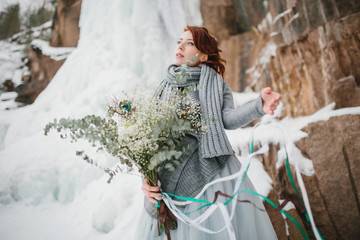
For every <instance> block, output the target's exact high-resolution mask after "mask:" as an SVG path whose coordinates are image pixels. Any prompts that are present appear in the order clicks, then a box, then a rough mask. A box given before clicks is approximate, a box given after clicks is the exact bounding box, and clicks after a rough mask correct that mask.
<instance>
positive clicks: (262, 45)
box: [201, 0, 360, 239]
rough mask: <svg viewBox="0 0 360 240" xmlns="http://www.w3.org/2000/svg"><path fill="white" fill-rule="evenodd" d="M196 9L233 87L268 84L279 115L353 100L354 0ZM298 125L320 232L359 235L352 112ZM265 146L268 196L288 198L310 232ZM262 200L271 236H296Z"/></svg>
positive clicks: (356, 69)
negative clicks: (277, 96) (276, 95)
mask: <svg viewBox="0 0 360 240" xmlns="http://www.w3.org/2000/svg"><path fill="white" fill-rule="evenodd" d="M201 11H202V16H203V20H204V26H205V27H206V28H208V29H209V31H210V32H211V33H212V34H213V35H215V36H216V38H217V39H218V40H219V43H220V48H221V49H222V50H223V57H224V58H225V59H226V60H227V64H226V73H225V81H227V82H229V84H230V86H231V88H232V90H233V91H247V90H251V91H259V90H260V89H261V88H263V87H265V86H271V87H272V88H273V89H274V90H275V91H278V92H280V93H281V94H282V96H283V103H284V109H283V112H282V116H281V117H285V116H287V117H301V116H306V115H311V114H313V113H315V112H316V111H318V110H319V109H321V108H323V107H324V106H326V105H328V104H329V103H331V102H335V103H336V105H335V108H337V109H339V108H345V107H356V106H360V60H359V59H360V58H359V56H360V1H358V0H268V1H267V0H264V1H258V0H249V1H241V0H223V1H215V0H213V1H208V0H202V1H201ZM254 11H257V12H256V13H254ZM303 131H305V132H306V133H308V137H306V138H303V139H301V140H300V141H298V142H297V143H296V145H297V147H298V148H299V149H300V150H301V151H302V153H303V155H304V156H305V157H307V158H309V159H311V160H312V161H313V164H314V169H315V174H314V175H312V176H305V175H303V179H304V182H305V186H306V189H307V192H308V195H309V199H310V204H311V207H312V212H313V215H314V218H315V222H316V224H317V227H318V228H319V230H320V233H321V234H322V235H323V237H324V239H358V238H360V224H358V223H359V222H360V203H359V199H360V196H359V188H360V185H359V184H360V182H359V179H358V178H359V176H360V165H359V164H360V158H359V156H360V152H359V149H360V146H359V144H358V143H359V142H360V138H359V136H360V116H359V115H343V116H340V117H333V118H330V119H329V120H328V121H321V122H316V123H312V124H309V125H308V126H307V127H305V128H304V129H303ZM270 149H271V150H270V153H269V154H268V155H266V156H263V164H264V168H265V170H266V171H267V173H268V174H269V176H270V177H271V178H272V180H273V189H272V191H271V192H270V194H269V198H270V199H271V200H273V201H274V202H279V200H285V199H288V200H289V201H291V202H292V203H294V204H295V209H291V210H289V213H290V214H291V215H292V216H294V218H295V219H296V220H297V221H299V222H300V224H301V226H302V227H303V228H304V229H305V230H306V231H307V233H308V234H309V236H310V238H311V239H313V238H314V235H313V234H312V230H311V226H310V225H309V224H308V222H307V220H306V216H305V210H304V208H303V206H301V204H299V199H298V197H297V195H296V192H295V191H294V189H293V188H292V186H291V184H290V182H289V180H288V176H287V172H286V168H285V166H284V165H283V166H280V167H276V162H277V154H276V153H277V151H278V150H279V146H274V145H272V146H271V148H270ZM291 171H292V172H293V175H294V176H295V172H294V171H293V169H292V166H291ZM295 181H296V180H295ZM296 185H297V188H298V189H299V186H298V184H297V182H296ZM266 207H267V209H268V213H269V216H270V218H271V220H272V222H273V224H274V228H275V230H276V232H277V234H278V237H279V239H289V238H290V239H302V238H303V237H302V236H301V234H300V232H299V230H298V229H297V228H296V227H295V226H294V224H292V223H291V222H290V221H289V219H287V220H286V221H287V222H288V225H289V233H290V237H288V236H287V234H286V230H285V223H284V219H283V217H282V216H281V214H279V212H277V211H274V210H272V207H270V206H269V205H268V204H266Z"/></svg>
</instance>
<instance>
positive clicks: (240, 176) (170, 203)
mask: <svg viewBox="0 0 360 240" xmlns="http://www.w3.org/2000/svg"><path fill="white" fill-rule="evenodd" d="M257 127H258V124H257V125H256V126H255V127H254V129H253V134H252V140H251V147H250V155H248V156H247V157H246V159H245V161H244V162H243V164H242V165H241V168H240V170H239V171H238V172H237V173H235V174H233V175H230V176H227V177H223V178H219V179H216V180H214V181H212V182H210V183H208V184H206V185H205V186H204V188H203V189H202V191H201V192H200V193H199V194H198V195H197V196H196V197H195V198H187V197H180V196H176V195H173V194H169V193H165V192H162V194H163V197H164V198H163V201H164V203H165V204H166V206H167V207H168V209H169V210H170V211H171V212H172V214H173V215H174V216H176V217H177V218H178V219H179V220H181V221H182V222H184V223H185V224H188V225H191V226H193V227H195V228H197V229H199V230H201V231H203V232H207V233H210V234H215V233H219V232H221V231H223V230H225V229H226V230H227V232H228V234H229V237H230V239H231V240H235V239H236V237H235V233H234V229H233V227H232V224H231V220H232V218H233V217H234V214H235V208H236V203H237V202H238V201H239V202H249V203H251V201H247V200H243V201H240V200H237V201H234V202H233V204H232V206H231V214H229V212H228V211H227V209H226V207H225V206H226V205H228V204H229V203H230V202H231V201H232V200H233V199H235V197H236V195H237V194H240V193H250V194H254V195H257V196H259V197H261V198H263V199H264V200H265V201H266V202H268V203H269V204H270V205H271V206H272V207H274V209H275V210H276V211H279V212H281V213H282V214H283V215H284V216H286V217H287V218H288V219H290V220H291V221H292V222H293V223H294V224H295V225H296V227H297V228H298V229H299V230H300V232H301V234H302V236H303V237H304V239H310V238H309V236H308V235H307V234H306V232H305V230H304V229H303V228H302V227H301V225H300V224H299V223H298V222H297V221H296V220H295V219H294V218H293V217H292V216H291V215H289V214H288V213H287V212H286V211H284V210H283V208H284V207H285V205H286V204H287V203H288V202H289V199H287V200H285V201H284V202H283V203H282V204H281V205H280V206H279V207H278V206H277V205H276V204H275V203H274V202H272V201H271V200H270V199H269V198H267V197H265V196H263V195H261V194H258V193H257V192H254V191H250V190H242V191H239V190H238V189H240V186H241V184H242V182H243V181H244V179H245V177H246V175H247V171H248V169H249V166H250V160H251V159H252V158H253V157H254V156H255V155H259V154H264V153H265V152H267V151H268V146H267V145H266V146H264V147H262V148H261V149H259V150H258V151H256V152H255V153H253V148H254V131H255V129H256V128H257ZM275 127H277V126H275ZM277 128H279V127H277ZM280 130H282V129H281V128H280ZM282 131H283V130H282ZM283 147H284V149H285V153H286V169H287V173H288V177H289V179H290V182H291V185H292V186H293V188H294V189H295V191H296V193H297V195H298V197H299V200H300V203H302V204H303V205H304V206H305V214H306V219H307V221H309V222H310V224H311V226H312V230H313V232H314V235H315V237H316V239H317V240H322V239H323V237H322V236H321V234H320V232H319V231H318V229H317V228H316V225H315V222H314V219H313V216H312V213H311V208H310V203H309V199H308V196H307V192H306V189H305V186H304V182H303V180H302V177H301V174H300V170H299V167H298V165H297V164H296V162H295V164H294V165H295V170H296V176H297V179H298V182H299V186H300V189H301V193H302V194H303V198H301V196H300V193H299V191H298V190H297V188H296V185H295V182H294V179H293V177H292V174H291V171H290V166H289V157H288V153H287V150H286V146H285V143H284V142H283ZM235 178H237V180H236V183H235V188H234V192H233V195H232V196H230V195H227V194H224V193H222V192H219V191H218V192H216V194H215V199H214V201H213V202H210V201H207V200H203V199H200V196H201V195H202V194H203V193H204V192H205V191H206V189H207V188H209V187H210V186H211V185H213V184H216V183H219V182H223V181H229V180H232V179H235ZM218 195H222V196H225V197H228V198H230V199H229V200H228V201H226V202H225V203H219V202H216V200H217V197H218ZM170 196H172V197H174V198H177V199H179V200H183V201H182V202H180V201H175V200H173V199H171V197H170ZM193 202H198V203H204V205H203V206H201V207H200V208H198V209H196V210H195V211H192V212H190V213H193V212H197V211H199V210H200V209H202V208H205V207H209V208H208V209H206V210H205V211H204V212H203V213H202V214H201V215H200V216H198V217H197V218H195V219H191V218H189V217H188V216H187V215H188V214H190V213H183V212H182V211H181V210H179V209H178V208H177V206H185V205H188V204H190V203H193ZM253 205H254V204H253ZM255 207H256V206H255ZM217 208H219V210H220V212H221V214H222V216H223V218H224V222H225V226H224V227H223V228H221V229H220V230H218V231H213V230H210V229H208V228H206V227H203V226H202V225H200V224H201V223H202V222H203V221H205V220H206V219H207V218H209V217H210V215H211V214H212V213H213V212H214V211H215V210H216V209H217ZM256 208H258V207H256ZM258 209H259V208H258ZM259 210H262V209H259Z"/></svg>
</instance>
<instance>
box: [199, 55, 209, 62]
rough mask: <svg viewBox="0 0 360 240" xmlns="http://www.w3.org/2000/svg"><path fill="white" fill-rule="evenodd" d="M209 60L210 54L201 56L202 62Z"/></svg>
mask: <svg viewBox="0 0 360 240" xmlns="http://www.w3.org/2000/svg"><path fill="white" fill-rule="evenodd" d="M207 60H208V55H205V54H202V56H201V57H200V62H206V61H207Z"/></svg>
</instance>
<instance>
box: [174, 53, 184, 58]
mask: <svg viewBox="0 0 360 240" xmlns="http://www.w3.org/2000/svg"><path fill="white" fill-rule="evenodd" d="M175 57H176V58H183V57H184V56H183V55H182V54H181V53H177V54H176V55H175Z"/></svg>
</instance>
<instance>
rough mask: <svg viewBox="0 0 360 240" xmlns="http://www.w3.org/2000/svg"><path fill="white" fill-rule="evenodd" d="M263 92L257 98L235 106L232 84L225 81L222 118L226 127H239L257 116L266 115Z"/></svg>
mask: <svg viewBox="0 0 360 240" xmlns="http://www.w3.org/2000/svg"><path fill="white" fill-rule="evenodd" d="M264 115H265V113H264V111H263V109H262V99H261V94H259V97H258V98H256V99H255V100H252V101H250V102H247V103H245V104H243V105H242V106H240V107H237V108H234V100H233V95H232V91H231V88H230V86H229V85H228V84H227V83H226V82H224V85H223V106H222V120H223V123H224V128H225V129H236V128H239V127H241V126H243V125H245V124H247V123H249V122H251V121H253V120H255V119H257V118H260V117H262V116H264Z"/></svg>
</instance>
